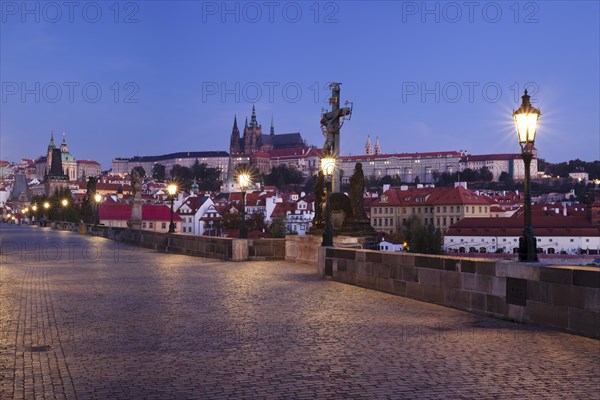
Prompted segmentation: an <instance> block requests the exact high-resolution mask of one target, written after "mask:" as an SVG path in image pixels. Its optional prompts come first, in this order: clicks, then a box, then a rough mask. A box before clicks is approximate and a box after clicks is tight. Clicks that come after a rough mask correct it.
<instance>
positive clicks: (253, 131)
mask: <svg viewBox="0 0 600 400" xmlns="http://www.w3.org/2000/svg"><path fill="white" fill-rule="evenodd" d="M246 121H247V120H246ZM261 136H262V126H261V125H260V124H259V123H258V121H257V120H256V110H255V108H254V106H252V116H251V117H250V124H247V123H246V127H245V128H244V149H243V152H244V154H252V153H255V152H257V151H258V150H260V146H261V140H260V137H261Z"/></svg>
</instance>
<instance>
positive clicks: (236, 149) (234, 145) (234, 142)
mask: <svg viewBox="0 0 600 400" xmlns="http://www.w3.org/2000/svg"><path fill="white" fill-rule="evenodd" d="M239 153H241V151H240V130H239V129H238V126H237V116H234V117H233V129H232V130H231V140H230V143H229V154H239Z"/></svg>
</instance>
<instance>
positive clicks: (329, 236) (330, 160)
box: [321, 154, 335, 246]
mask: <svg viewBox="0 0 600 400" xmlns="http://www.w3.org/2000/svg"><path fill="white" fill-rule="evenodd" d="M321 169H322V170H323V175H324V176H325V188H326V190H327V194H326V195H325V230H324V231H323V242H321V246H333V228H332V227H331V208H330V207H331V204H330V203H331V202H330V200H329V198H330V196H331V180H332V177H333V172H334V170H335V158H334V157H332V156H331V155H330V154H326V155H325V157H323V158H321Z"/></svg>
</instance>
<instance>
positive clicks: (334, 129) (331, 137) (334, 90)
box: [320, 82, 352, 193]
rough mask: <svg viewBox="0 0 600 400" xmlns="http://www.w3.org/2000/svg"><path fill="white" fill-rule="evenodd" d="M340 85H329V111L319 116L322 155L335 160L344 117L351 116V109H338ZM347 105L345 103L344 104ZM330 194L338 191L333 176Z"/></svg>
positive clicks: (337, 182)
mask: <svg viewBox="0 0 600 400" xmlns="http://www.w3.org/2000/svg"><path fill="white" fill-rule="evenodd" d="M340 85H341V83H339V82H332V83H331V84H330V85H329V88H330V89H331V98H330V99H329V104H330V105H331V111H328V112H325V110H323V113H322V114H321V121H320V123H321V129H322V131H323V135H324V136H325V143H324V144H323V153H324V154H327V155H329V156H331V157H334V158H337V157H339V156H340V129H341V127H342V123H343V121H344V119H345V118H346V117H349V116H350V115H352V108H351V107H343V108H340ZM346 103H347V102H346ZM332 178H333V179H332V193H336V192H339V191H340V177H339V176H337V175H336V174H334V176H333V177H332Z"/></svg>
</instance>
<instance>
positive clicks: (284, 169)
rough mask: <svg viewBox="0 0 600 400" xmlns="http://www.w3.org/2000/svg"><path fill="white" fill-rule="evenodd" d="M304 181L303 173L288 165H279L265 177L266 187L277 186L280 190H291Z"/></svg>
mask: <svg viewBox="0 0 600 400" xmlns="http://www.w3.org/2000/svg"><path fill="white" fill-rule="evenodd" d="M303 181H304V176H303V175H302V172H300V171H298V170H297V169H296V168H293V167H288V166H287V165H277V166H275V167H273V168H271V172H270V173H269V174H268V175H265V176H264V182H265V185H272V186H277V188H278V189H279V190H284V189H289V188H290V187H291V186H293V185H300V184H301V183H302V182H303Z"/></svg>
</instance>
